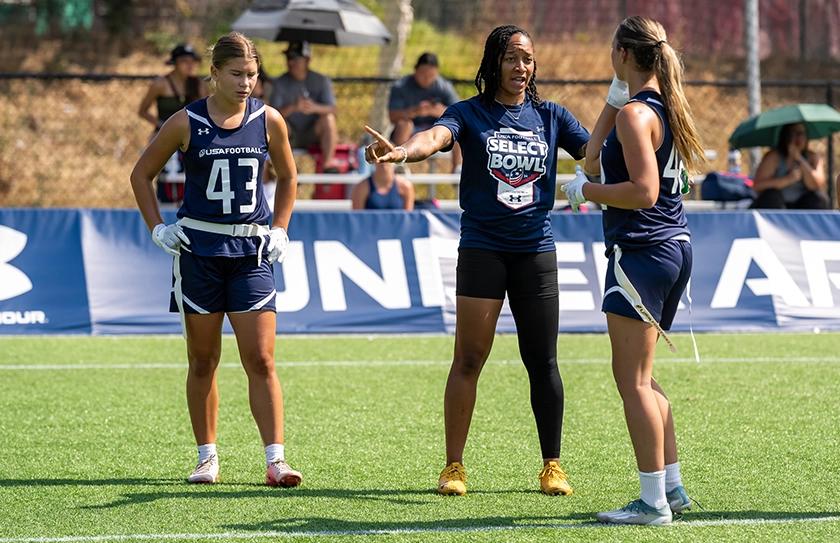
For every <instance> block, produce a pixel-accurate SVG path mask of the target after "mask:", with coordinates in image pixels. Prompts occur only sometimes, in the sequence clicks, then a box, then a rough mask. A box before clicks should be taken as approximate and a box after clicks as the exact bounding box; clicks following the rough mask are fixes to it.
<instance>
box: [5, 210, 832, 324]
mask: <svg viewBox="0 0 840 543" xmlns="http://www.w3.org/2000/svg"><path fill="white" fill-rule="evenodd" d="M165 218H166V220H167V221H168V222H169V221H172V220H174V214H170V215H167V216H166V217H165ZM551 220H552V227H553V229H554V238H555V240H556V246H557V268H558V282H559V287H560V330H561V331H564V332H602V331H605V329H606V323H605V319H604V315H603V314H602V313H601V312H600V307H601V297H602V293H603V281H604V271H605V266H606V263H607V259H606V257H605V255H604V241H603V235H602V231H601V216H600V214H598V213H588V214H581V215H571V214H568V213H559V212H558V213H554V214H552V217H551ZM688 222H689V226H690V228H691V231H692V244H693V247H694V272H693V274H692V280H691V286H690V291H689V293H690V296H691V300H692V304H691V315H689V302H688V297H687V296H686V297H684V299H683V303H682V304H681V306H680V309H679V311H678V312H677V316H676V319H675V321H674V326H673V329H674V330H688V327H689V322H690V321H691V322H692V323H693V326H694V329H695V330H700V331H751V330H780V329H781V330H801V331H811V330H814V329H817V328H819V329H823V330H838V329H840V308H838V299H840V214H838V213H836V212H804V211H803V212H798V211H784V212H750V211H732V212H719V213H694V214H689V215H688ZM289 233H290V236H291V239H292V241H291V244H290V246H289V252H288V255H287V257H286V261H285V262H284V263H283V264H279V265H275V281H276V286H277V310H278V319H277V329H278V331H279V332H295V333H316V332H317V333H329V332H340V333H379V332H381V333H393V332H425V333H428V332H452V331H453V330H454V324H455V262H456V257H457V248H458V214H457V213H438V212H429V211H423V212H409V213H406V212H401V211H367V212H318V213H316V212H297V213H295V214H294V216H293V218H292V224H291V225H290V229H289ZM171 267H172V259H171V258H170V257H169V256H168V255H166V254H165V253H164V252H163V251H161V250H160V249H159V248H158V247H156V246H155V245H154V244H153V243H152V241H151V238H150V236H149V233H148V231H147V229H146V227H145V225H144V224H143V221H142V220H141V218H140V215H139V213H137V212H136V211H133V210H88V209H81V210H57V209H55V210H54V209H43V210H42V209H0V334H43V333H61V334H148V333H173V334H177V333H180V321H179V317H178V315H177V314H172V313H169V312H168V307H169V291H170V285H171ZM835 297H838V299H835ZM228 330H229V328H228ZM498 330H499V331H500V332H512V331H513V330H514V326H513V320H512V318H511V316H510V311H509V310H508V308H507V305H505V308H504V309H503V313H502V316H501V318H500V320H499V326H498Z"/></svg>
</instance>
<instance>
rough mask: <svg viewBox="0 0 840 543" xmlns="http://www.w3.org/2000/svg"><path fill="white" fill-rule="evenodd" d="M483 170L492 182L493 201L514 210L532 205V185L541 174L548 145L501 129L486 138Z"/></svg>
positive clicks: (536, 136) (526, 133)
mask: <svg viewBox="0 0 840 543" xmlns="http://www.w3.org/2000/svg"><path fill="white" fill-rule="evenodd" d="M486 149H487V169H488V170H489V171H490V175H492V176H493V177H494V178H495V179H496V180H498V182H499V185H498V190H497V193H496V198H497V199H498V200H499V201H500V202H502V203H503V204H505V205H506V206H508V207H510V208H513V209H518V208H520V207H525V206H527V205H531V204H532V203H534V185H533V184H534V182H535V181H536V180H537V179H539V178H540V177H542V176H543V175H544V174H545V158H546V155H547V154H548V145H547V144H546V143H545V140H543V139H542V136H541V135H539V134H534V133H533V132H531V131H517V130H513V129H511V128H502V129H501V130H498V131H494V132H493V135H492V136H490V137H488V138H487V145H486Z"/></svg>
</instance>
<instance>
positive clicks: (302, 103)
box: [269, 41, 338, 173]
mask: <svg viewBox="0 0 840 543" xmlns="http://www.w3.org/2000/svg"><path fill="white" fill-rule="evenodd" d="M285 54H286V64H287V66H288V69H289V71H288V72H286V73H284V74H283V75H281V76H280V77H278V78H277V79H276V80H275V81H274V84H273V85H272V87H273V88H272V92H271V99H270V100H269V103H270V104H271V105H272V106H274V107H275V108H277V109H278V110H279V111H280V114H281V115H283V118H284V119H286V123H287V124H288V126H289V140H290V142H291V144H292V147H293V148H298V149H308V148H309V147H312V146H320V148H321V153H322V154H323V166H324V168H323V170H324V171H325V172H328V173H335V172H337V168H336V165H335V146H336V143H337V141H338V129H337V128H336V122H335V96H334V95H333V90H332V81H330V79H329V78H328V77H326V76H324V75H321V74H319V73H318V72H315V71H312V70H310V69H309V61H310V59H311V58H312V51H311V48H310V46H309V43H307V42H305V41H302V42H291V43H289V47H288V48H287V49H286V51H285Z"/></svg>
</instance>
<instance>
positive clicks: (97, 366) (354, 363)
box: [0, 356, 840, 371]
mask: <svg viewBox="0 0 840 543" xmlns="http://www.w3.org/2000/svg"><path fill="white" fill-rule="evenodd" d="M656 362H657V364H669V363H678V364H684V363H692V364H694V363H695V361H694V359H693V358H680V357H673V358H671V357H668V358H665V357H663V358H661V359H658V360H657V361H656ZM774 362H776V363H780V362H784V363H798V364H824V363H828V364H836V363H838V362H840V357H839V356H745V357H721V358H713V357H704V358H703V359H702V361H701V362H700V364H704V363H715V364H730V363H736V364H740V363H774ZM450 363H451V361H450V360H309V361H288V362H287V361H283V360H279V361H278V362H277V366H278V367H279V368H321V367H341V366H345V367H379V366H389V367H390V366H448V365H449V364H450ZM489 363H490V364H491V365H492V364H521V363H522V362H521V361H519V360H492V359H491V360H490V361H489ZM557 363H558V364H560V365H561V366H562V365H570V364H605V365H608V364H609V357H604V358H569V359H563V358H560V359H558V360H557ZM186 367H187V363H186V362H159V363H158V362H155V363H149V362H140V363H136V364H132V363H124V364H109V363H83V364H0V371H2V370H16V371H28V370H40V371H44V370H154V369H186ZM219 367H221V368H239V367H241V366H240V365H239V364H235V363H223V364H219Z"/></svg>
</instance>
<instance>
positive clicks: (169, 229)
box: [152, 223, 190, 256]
mask: <svg viewBox="0 0 840 543" xmlns="http://www.w3.org/2000/svg"><path fill="white" fill-rule="evenodd" d="M152 240H153V241H154V242H155V245H157V246H158V247H160V248H161V249H163V250H164V251H166V252H167V253H169V254H170V255H172V256H178V255H180V254H181V245H189V244H190V239H189V238H188V237H187V235H186V234H185V233H184V231H183V230H182V229H181V227H180V226H178V225H177V224H169V225H166V224H163V223H160V224H159V225H157V226H155V228H154V229H153V230H152Z"/></svg>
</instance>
